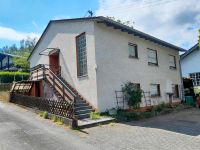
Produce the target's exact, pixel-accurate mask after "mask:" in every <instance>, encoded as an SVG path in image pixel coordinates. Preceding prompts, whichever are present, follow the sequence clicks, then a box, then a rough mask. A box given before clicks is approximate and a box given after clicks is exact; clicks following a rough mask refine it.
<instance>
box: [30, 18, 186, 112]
mask: <svg viewBox="0 0 200 150" xmlns="http://www.w3.org/2000/svg"><path fill="white" fill-rule="evenodd" d="M179 51H184V49H183V48H180V47H177V46H175V45H172V44H170V43H167V42H165V41H162V40H160V39H158V38H155V37H153V36H151V35H148V34H146V33H143V32H141V31H138V30H136V29H133V28H131V27H128V26H126V25H123V24H121V23H118V22H115V21H113V20H110V19H108V18H105V17H88V18H75V19H64V20H52V21H50V22H49V24H48V25H47V27H46V29H45V31H44V32H43V34H42V36H41V38H40V39H39V41H38V43H37V44H36V46H35V48H34V49H33V51H32V53H31V55H30V57H29V61H30V66H31V68H34V67H35V68H37V67H36V66H38V65H39V64H47V65H48V66H49V68H50V69H51V71H52V72H54V73H55V74H56V75H57V77H58V78H59V80H60V79H62V80H64V81H66V82H64V81H63V82H64V83H67V84H69V85H70V87H73V89H75V90H76V91H77V92H78V93H80V95H81V96H82V97H84V99H85V100H86V101H87V103H89V104H90V105H91V106H92V107H93V108H95V109H97V110H99V111H106V110H108V109H111V108H116V107H117V100H116V93H115V91H120V90H121V85H123V84H124V83H126V82H127V81H131V82H132V83H136V84H139V85H140V87H141V89H142V90H143V91H144V92H149V93H150V95H149V99H151V104H152V105H157V104H160V103H162V102H165V103H168V102H169V95H168V93H173V102H179V101H180V98H181V94H180V93H181V92H180V86H181V74H180V66H179V59H180V58H179ZM37 73H38V72H37ZM38 77H39V76H38ZM38 77H37V79H38ZM57 77H56V78H57ZM34 79H35V78H34V77H33V78H32V80H34ZM43 86H44V85H43ZM58 91H59V89H58ZM40 92H41V90H40ZM43 96H44V94H43ZM141 107H146V104H145V102H144V101H143V102H142V103H141Z"/></svg>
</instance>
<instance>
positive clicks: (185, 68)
mask: <svg viewBox="0 0 200 150" xmlns="http://www.w3.org/2000/svg"><path fill="white" fill-rule="evenodd" d="M180 62H181V68H182V76H183V77H187V78H188V77H189V78H192V80H193V85H194V86H196V87H199V86H200V48H199V46H198V44H196V45H194V46H193V47H192V48H190V49H189V50H188V51H187V52H185V53H184V54H182V55H181V61H180Z"/></svg>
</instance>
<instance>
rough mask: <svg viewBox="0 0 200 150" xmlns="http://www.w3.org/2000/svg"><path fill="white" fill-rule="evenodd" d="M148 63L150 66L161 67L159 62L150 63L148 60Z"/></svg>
mask: <svg viewBox="0 0 200 150" xmlns="http://www.w3.org/2000/svg"><path fill="white" fill-rule="evenodd" d="M148 65H149V66H155V67H159V66H158V64H154V63H150V62H148Z"/></svg>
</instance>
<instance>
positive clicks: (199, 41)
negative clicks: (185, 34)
mask: <svg viewBox="0 0 200 150" xmlns="http://www.w3.org/2000/svg"><path fill="white" fill-rule="evenodd" d="M198 43H199V48H200V29H199V40H198Z"/></svg>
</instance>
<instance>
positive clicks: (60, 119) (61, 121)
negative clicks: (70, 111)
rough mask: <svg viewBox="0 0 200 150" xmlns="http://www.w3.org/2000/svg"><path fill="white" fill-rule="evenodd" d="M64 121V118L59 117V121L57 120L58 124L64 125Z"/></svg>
mask: <svg viewBox="0 0 200 150" xmlns="http://www.w3.org/2000/svg"><path fill="white" fill-rule="evenodd" d="M63 122H64V121H63V119H62V118H58V119H57V121H56V124H57V125H62V124H63Z"/></svg>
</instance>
